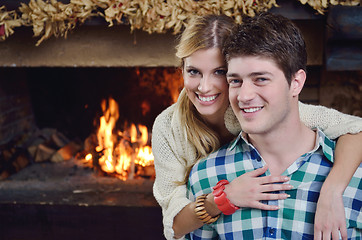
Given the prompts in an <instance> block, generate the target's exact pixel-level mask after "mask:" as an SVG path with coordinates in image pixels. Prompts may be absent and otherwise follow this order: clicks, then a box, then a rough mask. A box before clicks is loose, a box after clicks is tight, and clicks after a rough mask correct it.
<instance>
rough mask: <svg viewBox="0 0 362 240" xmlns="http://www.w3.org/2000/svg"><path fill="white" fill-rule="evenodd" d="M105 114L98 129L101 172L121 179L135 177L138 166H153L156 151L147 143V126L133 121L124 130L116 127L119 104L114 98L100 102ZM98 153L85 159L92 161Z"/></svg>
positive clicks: (96, 149) (97, 150) (97, 148)
mask: <svg viewBox="0 0 362 240" xmlns="http://www.w3.org/2000/svg"><path fill="white" fill-rule="evenodd" d="M101 107H102V111H103V116H101V117H100V119H99V122H100V125H99V128H98V131H97V140H98V146H96V147H95V151H96V152H97V153H98V154H99V158H98V164H99V167H100V168H101V169H102V171H104V172H106V173H110V174H115V175H116V176H117V177H119V178H120V179H122V180H126V179H130V178H134V177H135V175H136V174H137V172H136V169H137V167H141V166H142V167H146V166H150V165H153V160H154V158H153V154H152V150H151V147H150V146H147V143H148V130H147V127H146V126H143V125H140V124H139V125H135V124H133V123H132V124H130V126H125V129H124V131H120V130H116V129H115V128H116V123H117V120H118V118H119V112H118V104H117V102H116V101H115V100H114V99H113V98H109V99H108V102H107V101H106V100H105V99H104V100H103V101H102V103H101ZM94 157H96V156H92V154H87V155H86V156H85V158H84V161H88V162H89V161H90V160H92V159H94Z"/></svg>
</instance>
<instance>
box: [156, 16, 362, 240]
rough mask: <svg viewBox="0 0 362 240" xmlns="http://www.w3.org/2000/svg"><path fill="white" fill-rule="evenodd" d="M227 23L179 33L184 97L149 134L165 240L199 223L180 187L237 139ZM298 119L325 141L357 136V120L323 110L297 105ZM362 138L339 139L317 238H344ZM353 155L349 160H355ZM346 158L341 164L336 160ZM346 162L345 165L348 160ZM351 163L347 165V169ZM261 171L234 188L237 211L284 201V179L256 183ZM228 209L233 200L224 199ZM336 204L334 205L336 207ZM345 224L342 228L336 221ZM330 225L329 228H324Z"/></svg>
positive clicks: (212, 209) (196, 24)
mask: <svg viewBox="0 0 362 240" xmlns="http://www.w3.org/2000/svg"><path fill="white" fill-rule="evenodd" d="M233 26H234V23H233V21H232V20H231V19H230V18H228V17H225V16H216V15H209V16H204V17H196V18H195V19H194V20H193V21H192V22H190V24H189V25H188V27H187V28H186V29H185V31H184V32H183V34H182V36H181V39H180V42H179V44H178V46H177V53H176V55H177V57H179V58H180V59H181V61H182V65H181V66H182V72H183V77H184V89H183V90H182V92H181V93H180V96H179V99H178V101H177V103H175V104H174V105H172V106H170V107H169V108H167V109H166V110H164V111H163V112H162V113H161V114H160V115H159V116H158V117H157V118H156V120H155V123H154V126H153V132H152V151H153V154H154V156H155V170H156V180H155V183H154V187H153V191H154V196H155V198H156V200H157V201H158V203H159V204H160V206H161V208H162V214H163V224H164V234H165V237H166V238H167V239H174V238H182V237H183V236H184V235H185V234H187V233H189V232H191V231H193V230H195V229H197V228H199V227H201V226H202V225H203V224H204V223H203V222H202V221H201V220H199V219H198V217H197V215H196V214H195V211H194V209H195V206H196V204H195V203H194V202H191V201H190V200H188V199H187V197H186V184H185V183H183V182H184V180H185V177H186V176H187V174H188V170H189V169H190V167H191V166H192V165H193V164H194V163H195V162H196V161H197V160H198V159H200V158H203V157H205V156H207V155H208V154H210V153H211V152H213V151H215V150H216V149H218V148H219V147H220V146H221V145H223V144H225V143H228V142H229V141H231V140H232V139H233V138H234V137H235V135H237V134H238V133H239V132H240V131H241V127H240V125H239V123H238V121H237V119H236V117H235V115H234V114H233V112H232V110H231V108H230V106H229V101H228V85H227V82H226V78H225V73H226V71H227V69H226V63H225V61H224V58H223V56H222V53H221V48H222V44H223V42H224V40H225V38H226V37H227V36H228V34H229V33H230V31H231V29H232V28H233ZM300 112H301V119H302V121H303V122H304V123H305V124H306V125H307V126H308V127H311V128H312V127H319V128H320V129H321V130H322V131H324V132H325V133H326V134H327V135H328V136H329V137H330V138H337V137H339V136H341V135H345V134H347V133H352V134H355V133H359V132H360V131H361V128H362V120H361V119H360V118H357V117H353V116H349V115H345V114H342V113H339V112H337V111H335V110H332V109H328V108H325V107H322V106H310V105H305V104H302V103H300ZM361 139H362V134H361V133H359V134H356V135H349V134H348V135H345V136H342V137H340V138H339V140H338V143H337V148H336V159H335V165H334V167H333V170H332V171H331V173H330V174H329V176H328V178H327V180H326V181H325V183H324V185H323V187H322V190H321V194H320V199H319V202H318V206H317V212H316V222H315V229H316V232H315V234H316V236H318V232H320V233H321V234H323V235H324V237H326V236H327V235H328V234H331V232H333V236H334V235H335V232H336V231H337V232H338V231H340V232H341V234H342V236H343V235H344V232H345V231H346V230H345V221H344V219H345V218H344V208H343V202H341V199H342V193H343V191H344V189H345V187H346V186H347V185H348V183H349V181H350V178H351V177H352V175H353V173H354V171H355V170H356V168H357V167H358V165H359V164H360V163H361V160H362V159H361V158H362V157H361V156H362V149H361V148H358V147H357V145H358V142H357V141H359V142H361ZM352 151H353V152H352ZM342 155H344V158H341V157H340V156H342ZM345 156H349V157H347V158H346V157H345ZM345 163H348V164H345ZM265 171H266V168H263V169H258V170H255V171H253V172H250V173H247V174H244V175H242V176H240V177H238V178H236V179H235V180H234V181H237V182H236V183H237V184H238V186H240V188H239V189H238V191H239V192H238V193H237V195H238V196H239V199H238V200H239V201H240V198H241V199H242V203H243V204H241V205H239V206H238V207H251V208H259V209H264V210H276V209H275V208H273V207H272V206H268V205H265V204H262V203H261V202H260V201H261V200H269V199H285V198H286V197H287V196H286V195H285V194H273V193H271V192H272V191H279V190H287V189H288V188H289V185H288V184H273V183H275V182H285V181H287V179H284V177H282V176H278V177H259V176H260V175H262V174H263V173H264V172H265ZM229 200H230V201H231V202H233V199H229ZM336 204H337V205H336ZM205 208H206V211H207V212H208V214H209V215H211V216H216V215H218V214H220V212H221V211H220V210H219V209H218V208H217V206H216V204H215V203H214V199H213V195H212V194H209V195H208V196H207V199H206V201H205ZM341 219H342V220H341ZM326 223H327V224H326ZM320 239H321V238H320Z"/></svg>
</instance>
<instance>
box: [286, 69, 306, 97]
mask: <svg viewBox="0 0 362 240" xmlns="http://www.w3.org/2000/svg"><path fill="white" fill-rule="evenodd" d="M306 79H307V74H306V72H305V71H304V70H303V69H299V70H298V71H297V72H296V73H295V74H294V76H293V77H292V81H291V82H290V90H291V93H292V96H293V97H296V96H298V95H299V93H300V92H301V91H302V89H303V86H304V83H305V80H306Z"/></svg>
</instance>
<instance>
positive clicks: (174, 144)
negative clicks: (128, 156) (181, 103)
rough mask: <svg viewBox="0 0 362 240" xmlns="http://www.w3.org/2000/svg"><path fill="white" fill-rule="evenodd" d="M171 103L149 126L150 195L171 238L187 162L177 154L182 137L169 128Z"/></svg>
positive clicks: (183, 190)
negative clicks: (152, 167) (152, 180)
mask: <svg viewBox="0 0 362 240" xmlns="http://www.w3.org/2000/svg"><path fill="white" fill-rule="evenodd" d="M172 109H173V106H171V107H169V108H168V109H166V110H165V111H164V112H162V113H161V114H160V115H159V116H158V117H157V118H156V120H155V122H154V125H153V129H152V152H153V155H154V157H155V160H154V164H155V171H156V179H155V183H154V185H153V194H154V196H155V198H156V200H157V202H158V203H159V205H160V206H161V208H162V215H163V225H164V235H165V237H166V239H168V240H170V239H174V237H173V236H174V231H173V229H172V225H173V219H174V217H175V216H176V215H177V214H178V213H179V212H180V211H181V210H182V209H183V208H184V207H185V206H186V205H187V204H189V203H190V200H189V199H187V198H186V192H187V191H186V185H185V184H180V182H182V181H184V178H185V173H186V170H187V167H186V166H187V162H186V161H185V160H184V159H183V157H182V156H181V155H180V152H181V153H182V152H184V151H185V149H183V146H185V144H184V142H185V139H181V138H182V137H181V136H179V135H180V133H179V132H177V131H176V132H175V131H174V129H172V123H171V122H172V112H173V111H172Z"/></svg>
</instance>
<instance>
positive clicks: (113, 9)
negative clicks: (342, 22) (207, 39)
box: [0, 0, 360, 46]
mask: <svg viewBox="0 0 362 240" xmlns="http://www.w3.org/2000/svg"><path fill="white" fill-rule="evenodd" d="M299 1H300V2H301V3H302V4H309V5H310V6H311V7H313V8H314V9H315V10H316V11H318V12H319V13H321V14H323V12H324V11H325V10H326V9H327V8H328V6H329V5H338V4H340V5H349V6H354V5H359V4H360V0H299ZM273 6H277V3H276V0H208V1H202V0H167V1H164V0H70V3H68V4H64V3H61V2H58V1H57V0H30V1H29V3H28V4H25V3H21V6H20V7H19V8H18V9H17V10H13V11H7V10H6V8H5V6H2V7H0V40H5V39H6V38H8V37H9V36H10V35H11V34H13V33H14V28H16V27H20V26H32V27H33V32H34V36H35V37H39V36H41V38H40V39H39V40H38V42H37V43H36V45H37V46H38V45H39V44H40V43H41V42H43V41H44V40H45V39H48V38H50V37H51V36H55V37H59V36H62V37H65V38H66V37H67V34H68V32H69V31H70V30H72V29H74V28H75V27H76V25H77V24H78V23H84V22H85V21H86V20H88V19H90V18H91V17H93V16H101V17H103V18H104V19H105V20H106V21H107V22H108V23H109V26H112V25H113V24H114V23H116V24H119V23H127V24H129V25H130V27H131V31H133V30H135V29H142V30H144V31H147V32H148V33H163V32H166V31H168V30H171V31H172V32H173V33H175V34H177V33H179V32H180V31H181V30H182V28H183V27H184V26H185V25H186V24H187V20H188V19H189V18H190V17H191V16H193V15H205V14H210V13H213V14H226V15H228V16H230V17H232V18H234V19H235V21H236V22H238V23H240V22H241V16H242V15H243V14H245V15H248V16H254V15H255V13H257V12H261V11H267V10H269V9H270V8H272V7H273Z"/></svg>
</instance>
